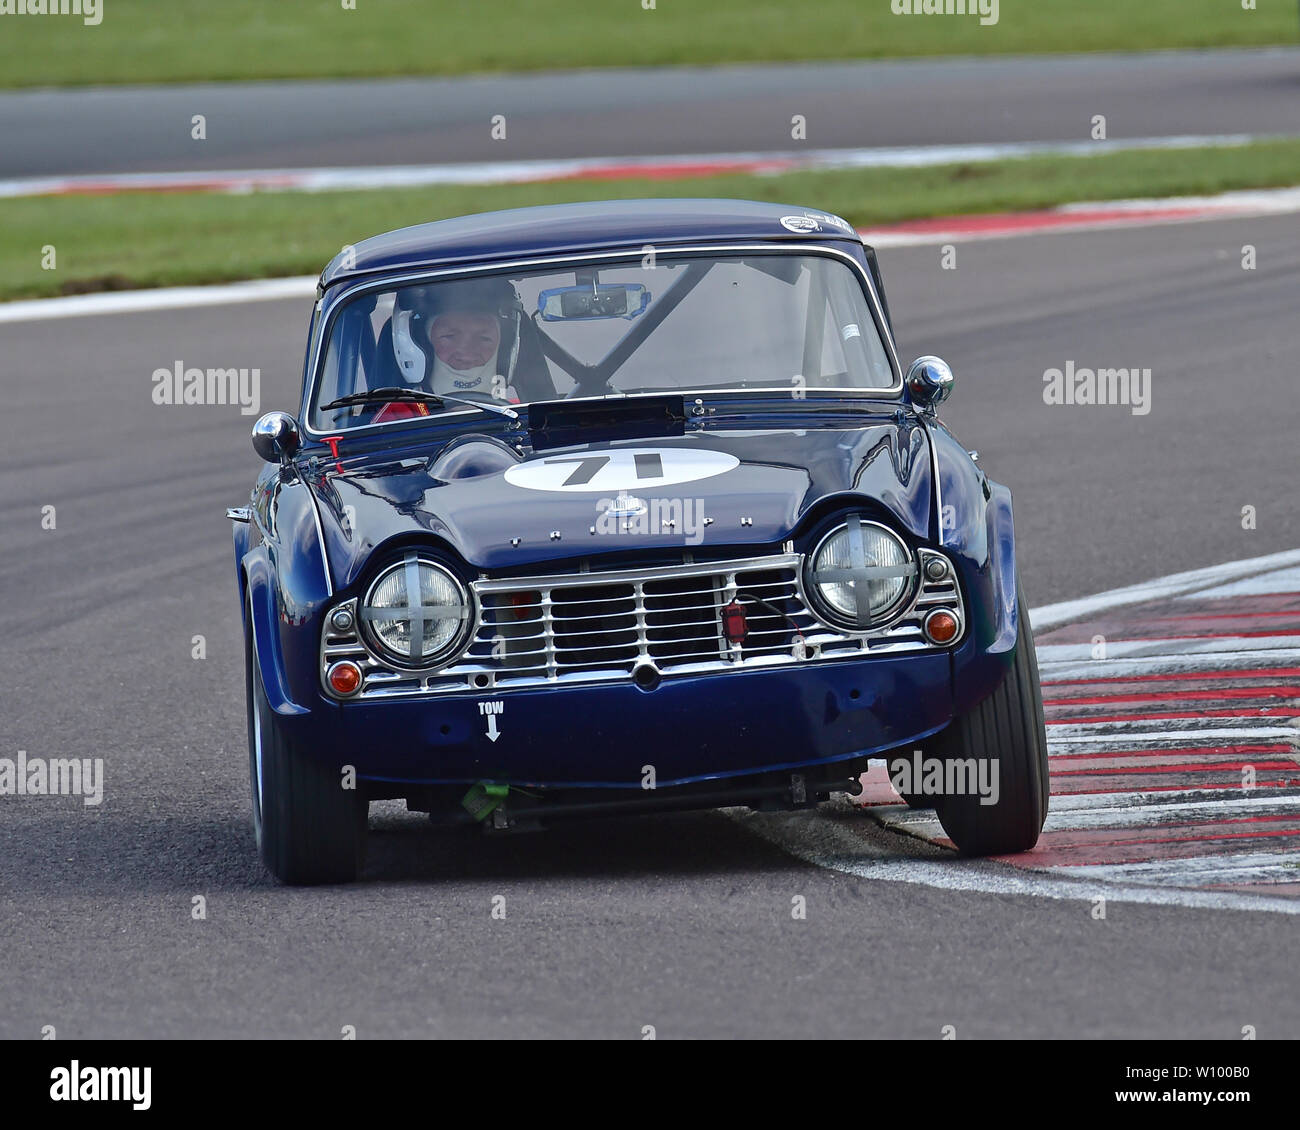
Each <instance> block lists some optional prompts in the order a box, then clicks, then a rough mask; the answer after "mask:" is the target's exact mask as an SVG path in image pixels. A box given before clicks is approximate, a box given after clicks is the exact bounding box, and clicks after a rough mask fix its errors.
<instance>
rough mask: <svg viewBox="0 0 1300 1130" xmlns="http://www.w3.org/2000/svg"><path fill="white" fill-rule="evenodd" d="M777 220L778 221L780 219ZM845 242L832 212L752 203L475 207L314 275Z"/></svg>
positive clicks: (339, 259) (327, 282)
mask: <svg viewBox="0 0 1300 1130" xmlns="http://www.w3.org/2000/svg"><path fill="white" fill-rule="evenodd" d="M783 221H785V222H783ZM828 239H834V240H847V241H849V242H851V243H856V244H858V245H859V246H861V243H862V240H861V238H860V237H859V236H858V234H857V232H856V231H854V229H853V227H852V226H851V225H850V224H848V223H847V222H845V221H844V220H842V219H841V218H840V217H838V216H834V215H832V214H830V213H827V212H821V211H818V210H817V209H813V208H804V207H801V206H796V205H792V204H767V203H761V202H759V201H754V200H725V199H698V200H696V199H659V200H601V201H595V202H588V203H581V204H548V205H542V206H540V207H535V208H512V209H509V210H507V211H503V212H481V213H479V214H477V215H472V216H457V217H456V218H454V219H449V220H436V221H434V222H433V223H428V224H417V225H415V226H414V227H409V228H398V229H397V230H396V231H390V232H386V233H384V234H383V235H377V236H373V237H372V238H370V239H364V240H362V241H361V242H360V243H358V244H356V245H355V246H353V247H349V248H345V249H344V250H343V251H342V252H340V253H339V254H338V255H337V256H335V257H334V259H333V260H332V261H331V262H330V264H329V266H327V267H326V268H325V270H324V271H323V272H322V273H321V279H320V285H321V287H322V289H324V288H325V287H328V286H332V285H334V284H335V283H338V282H342V281H344V280H347V279H351V278H355V277H359V276H366V275H374V274H376V273H381V272H391V271H400V270H405V269H415V268H423V267H438V266H447V265H452V264H462V265H463V264H466V263H469V262H475V261H480V260H483V261H490V260H499V259H523V258H533V257H540V256H547V255H566V254H569V253H580V252H587V251H604V250H615V249H620V248H625V247H626V248H634V249H637V250H640V249H641V248H643V247H644V246H645V245H646V244H652V245H654V246H656V247H659V246H671V245H677V244H686V243H707V242H738V241H746V240H761V241H763V242H781V241H786V240H789V241H803V242H808V241H814V242H820V241H822V240H828Z"/></svg>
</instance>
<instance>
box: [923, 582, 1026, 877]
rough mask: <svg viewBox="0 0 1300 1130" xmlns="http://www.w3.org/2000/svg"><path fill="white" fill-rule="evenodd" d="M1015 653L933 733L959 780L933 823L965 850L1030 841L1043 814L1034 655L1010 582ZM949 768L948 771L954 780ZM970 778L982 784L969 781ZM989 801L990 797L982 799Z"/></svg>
mask: <svg viewBox="0 0 1300 1130" xmlns="http://www.w3.org/2000/svg"><path fill="white" fill-rule="evenodd" d="M1016 600H1017V601H1018V603H1019V606H1020V628H1019V631H1018V632H1017V635H1016V658H1015V662H1014V663H1013V664H1012V666H1011V669H1010V670H1009V671H1008V672H1007V674H1006V677H1005V678H1004V679H1003V681H1002V684H1001V686H999V687H998V688H997V690H995V691H994V692H993V693H992V694H991V695H989V697H988V698H986V699H985V700H984V701H983V702H981V703H980V704H979V705H978V706H976V707H975V708H974V709H973V710H971V711H970V712H969V713H967V714H965V715H963V716H962V717H960V718H957V719H955V720H954V721H953V723H952V725H951V726H949V727H948V728H947V729H946V730H945V731H944V732H943V733H942V734H941V735H940V736H939V738H938V740H937V741H936V743H935V746H934V751H933V752H934V754H935V756H936V757H938V758H940V759H942V760H943V761H944V763H945V765H947V766H950V767H956V766H958V765H961V766H962V768H963V769H964V772H963V773H962V774H961V776H962V777H963V778H964V779H965V781H966V783H967V786H968V787H966V788H965V789H964V790H962V791H960V792H954V793H950V794H948V795H945V796H943V797H939V798H937V799H938V803H937V805H936V806H935V807H936V810H937V812H938V815H939V822H940V823H941V824H942V825H943V830H944V831H945V832H947V833H948V838H949V839H951V840H952V842H953V843H954V844H956V845H957V848H958V849H959V850H960V851H962V852H963V853H964V854H966V855H1007V854H1011V853H1013V852H1020V851H1028V850H1029V849H1030V848H1032V847H1033V846H1034V844H1036V843H1037V842H1038V836H1039V833H1040V832H1041V831H1042V830H1043V821H1044V820H1046V819H1047V800H1048V768H1047V734H1046V730H1045V727H1044V723H1043V694H1042V690H1041V688H1040V687H1039V682H1038V658H1037V656H1036V654H1035V652H1034V636H1033V632H1032V630H1031V629H1030V625H1029V610H1028V608H1027V607H1026V605H1025V596H1024V593H1023V592H1022V591H1020V590H1019V588H1017V591H1016ZM957 776H958V775H957V774H955V773H954V774H953V777H954V779H956V778H957ZM972 782H975V783H979V784H980V785H987V786H989V787H986V788H979V789H977V788H974V787H970V785H971V784H972ZM990 799H995V802H994V803H985V801H986V800H990Z"/></svg>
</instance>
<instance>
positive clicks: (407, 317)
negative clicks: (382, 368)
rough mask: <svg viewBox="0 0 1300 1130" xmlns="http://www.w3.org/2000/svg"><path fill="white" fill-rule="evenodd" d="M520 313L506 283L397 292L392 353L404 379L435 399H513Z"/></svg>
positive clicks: (461, 284) (479, 282)
mask: <svg viewBox="0 0 1300 1130" xmlns="http://www.w3.org/2000/svg"><path fill="white" fill-rule="evenodd" d="M522 312H523V306H522V303H520V301H519V296H518V294H517V293H516V292H515V288H514V287H513V286H511V284H510V283H509V282H508V281H507V280H505V279H471V280H468V281H466V282H455V283H441V284H437V285H434V286H427V287H407V288H405V289H403V290H399V291H398V292H397V299H396V304H395V306H394V310H393V354H394V356H395V357H396V359H397V366H398V370H399V371H400V373H401V375H402V380H403V381H404V382H405V383H406V384H407V385H410V386H412V387H418V388H422V389H424V390H425V391H426V392H431V393H433V394H434V395H435V396H436V395H440V394H442V393H447V394H448V395H451V396H469V397H475V396H482V397H490V398H492V399H505V400H513V399H515V397H514V395H513V393H514V390H513V389H511V388H510V387H509V385H510V383H511V378H512V376H513V373H514V367H515V361H516V358H517V356H518V350H519V344H518V343H519V318H520V315H521V314H522ZM503 343H504V347H503Z"/></svg>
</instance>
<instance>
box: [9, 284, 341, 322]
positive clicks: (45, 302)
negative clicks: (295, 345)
mask: <svg viewBox="0 0 1300 1130" xmlns="http://www.w3.org/2000/svg"><path fill="white" fill-rule="evenodd" d="M316 281H317V276H316V275H299V276H296V277H294V278H287V279H251V280H249V281H247V282H236V283H225V284H223V285H220V286H173V287H159V288H158V289H157V290H121V291H109V292H108V293H106V294H76V295H71V296H69V297H67V298H33V299H28V300H25V301H23V302H0V323H3V322H39V321H45V320H46V319H49V318H83V317H87V316H91V315H98V314H138V313H143V312H145V311H149V310H179V309H181V308H183V307H187V306H225V305H226V304H228V303H236V302H267V301H272V300H276V299H283V298H299V299H303V300H304V301H306V300H312V299H315V297H316Z"/></svg>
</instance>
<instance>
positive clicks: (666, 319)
mask: <svg viewBox="0 0 1300 1130" xmlns="http://www.w3.org/2000/svg"><path fill="white" fill-rule="evenodd" d="M894 384H895V377H894V373H893V370H892V369H891V368H890V363H889V356H888V354H887V352H886V350H885V347H884V344H883V343H882V340H881V336H880V331H879V329H878V327H877V325H876V322H875V319H874V318H873V317H872V313H871V309H870V307H869V305H868V301H867V296H866V292H865V291H864V284H863V281H862V276H861V274H860V273H859V272H858V271H857V270H855V269H854V267H852V266H850V265H849V264H848V263H847V262H845V261H844V260H842V259H840V258H837V257H833V256H830V255H820V254H806V253H799V254H794V253H784V254H782V253H775V254H774V253H763V254H740V253H737V254H730V255H711V256H702V255H693V256H687V255H682V256H677V257H671V256H663V255H660V256H658V257H656V256H655V255H654V254H652V253H651V252H650V251H647V253H646V255H645V257H644V258H639V259H635V260H629V261H627V262H621V261H615V262H609V263H601V264H599V265H580V266H576V267H573V266H570V267H568V268H565V269H557V268H555V267H548V268H546V269H544V270H533V271H525V272H520V273H515V272H511V273H505V274H496V275H488V276H475V277H473V278H463V279H455V280H448V281H431V282H427V283H421V284H416V285H411V286H404V287H399V288H395V289H392V290H386V291H369V292H367V293H364V294H362V295H360V296H358V297H356V298H353V299H351V300H349V301H348V302H346V303H345V304H344V305H343V306H342V307H341V308H340V310H339V312H338V314H337V315H336V316H335V317H334V319H333V320H332V322H331V325H330V330H329V340H328V343H327V346H326V350H325V357H324V362H323V364H322V366H321V369H320V375H319V378H318V380H317V382H316V386H315V393H314V396H313V403H312V408H311V416H310V423H311V426H312V428H313V429H314V430H316V431H337V430H341V429H345V428H349V427H357V426H363V425H368V424H382V423H388V422H390V421H397V420H402V419H409V418H411V417H413V416H425V415H433V414H438V413H442V412H453V411H458V412H464V411H467V410H469V409H467V407H466V403H467V402H468V403H469V404H474V405H477V404H486V405H488V406H489V409H490V408H491V407H496V408H498V409H499V408H509V406H510V405H513V404H527V403H530V402H532V401H542V400H556V399H560V398H565V397H610V396H630V395H636V394H647V393H659V394H663V393H682V394H690V393H697V392H704V391H725V392H744V391H750V390H763V391H770V392H785V393H788V394H789V395H790V396H792V397H793V398H794V399H802V398H803V397H804V396H805V394H806V393H808V392H816V391H818V390H836V391H850V392H870V391H872V390H876V391H879V390H883V389H888V388H890V387H892V386H893V385H894Z"/></svg>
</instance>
